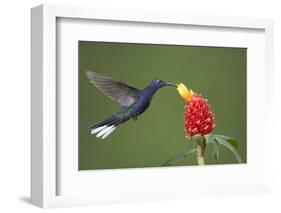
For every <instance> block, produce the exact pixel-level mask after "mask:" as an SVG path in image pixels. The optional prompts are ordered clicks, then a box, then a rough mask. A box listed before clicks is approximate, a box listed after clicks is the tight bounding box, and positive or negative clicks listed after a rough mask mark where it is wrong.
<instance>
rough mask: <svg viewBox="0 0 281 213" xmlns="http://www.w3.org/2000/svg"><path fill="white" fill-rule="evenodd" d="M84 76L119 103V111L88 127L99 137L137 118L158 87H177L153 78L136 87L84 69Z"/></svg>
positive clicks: (107, 134) (104, 136)
mask: <svg viewBox="0 0 281 213" xmlns="http://www.w3.org/2000/svg"><path fill="white" fill-rule="evenodd" d="M86 76H87V78H88V79H89V81H90V83H92V84H93V85H95V87H96V88H97V89H98V90H99V91H100V92H101V93H103V94H104V95H105V96H107V97H108V98H110V99H112V100H113V101H116V102H117V103H118V104H119V105H120V110H119V111H117V112H115V113H113V114H112V115H111V116H110V117H108V118H106V119H105V120H103V121H100V122H97V123H95V124H93V125H91V126H90V127H89V130H90V132H91V134H96V137H97V138H101V139H105V138H106V137H107V136H109V135H110V134H111V133H112V132H113V131H114V130H115V129H116V128H117V126H119V125H120V124H122V123H125V122H127V121H128V120H130V119H133V120H137V118H138V116H140V115H141V114H142V113H144V112H145V111H146V110H147V109H148V107H149V106H150V102H151V100H152V98H153V95H154V94H155V93H156V92H157V91H158V89H160V88H162V87H165V86H173V87H177V86H176V85H175V84H172V83H167V82H165V81H162V80H160V79H153V80H151V81H150V82H149V84H148V85H147V86H146V87H145V88H144V89H137V88H135V87H132V86H129V85H127V84H125V83H122V82H120V81H117V80H114V79H113V78H111V77H107V76H104V75H102V74H99V73H96V72H93V71H86Z"/></svg>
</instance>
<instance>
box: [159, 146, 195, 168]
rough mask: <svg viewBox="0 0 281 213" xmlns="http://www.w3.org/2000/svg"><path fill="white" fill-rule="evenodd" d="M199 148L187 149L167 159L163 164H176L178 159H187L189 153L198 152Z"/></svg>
mask: <svg viewBox="0 0 281 213" xmlns="http://www.w3.org/2000/svg"><path fill="white" fill-rule="evenodd" d="M196 150H197V149H185V150H183V151H182V152H180V153H179V154H177V155H175V156H173V157H172V158H170V159H169V160H167V161H166V162H165V163H163V165H162V166H171V165H172V164H175V163H176V162H178V161H181V160H183V159H185V158H186V157H187V156H188V155H190V154H193V153H195V152H196Z"/></svg>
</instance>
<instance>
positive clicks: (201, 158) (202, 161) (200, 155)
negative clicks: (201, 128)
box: [197, 140, 206, 166]
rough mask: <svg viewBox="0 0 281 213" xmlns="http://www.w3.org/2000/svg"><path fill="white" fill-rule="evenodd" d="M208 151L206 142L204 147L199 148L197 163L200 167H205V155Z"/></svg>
mask: <svg viewBox="0 0 281 213" xmlns="http://www.w3.org/2000/svg"><path fill="white" fill-rule="evenodd" d="M205 149H206V142H205V140H204V142H203V144H202V145H198V146H197V163H198V165H199V166H204V165H205V159H204V153H205Z"/></svg>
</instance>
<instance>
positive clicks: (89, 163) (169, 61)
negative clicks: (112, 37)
mask: <svg viewBox="0 0 281 213" xmlns="http://www.w3.org/2000/svg"><path fill="white" fill-rule="evenodd" d="M246 53H247V50H246V49H245V48H221V47H198V46H179V45H154V44H129V43H108V42H87V41H80V42H79V163H78V164H79V170H90V169H112V168H136V167H157V166H161V164H162V163H163V162H165V161H166V160H168V159H169V158H170V157H172V156H173V155H175V154H177V153H178V152H180V151H181V150H183V149H185V148H192V147H195V146H196V145H195V144H192V143H188V141H187V140H186V139H185V132H184V129H183V109H184V104H185V103H184V101H183V99H182V98H181V97H180V96H179V94H178V92H177V90H176V89H175V88H173V87H164V88H162V89H160V90H159V91H158V92H157V93H156V95H155V96H154V98H153V100H152V103H151V105H150V108H149V109H148V110H147V111H146V112H145V113H144V114H142V115H141V116H140V117H139V118H138V121H134V120H130V121H128V122H127V123H124V124H122V125H120V126H118V128H117V129H116V130H115V131H114V132H113V133H112V134H111V135H110V136H109V137H107V138H106V139H105V140H101V139H98V138H96V137H95V135H91V134H90V132H89V130H88V129H87V127H89V126H90V125H91V124H93V123H95V122H97V121H101V120H103V119H104V118H106V117H108V116H109V115H111V114H112V113H113V112H115V111H117V110H118V108H119V106H118V105H117V104H116V103H115V102H113V101H112V100H110V99H109V98H107V97H106V96H104V95H103V94H101V92H99V91H98V90H97V89H96V88H95V87H94V86H93V85H92V84H91V83H89V81H88V79H87V78H86V75H85V70H93V71H96V72H98V73H101V74H103V75H107V76H111V77H112V78H114V79H116V80H120V81H122V82H124V83H126V84H128V85H131V86H134V87H136V88H144V87H145V86H146V85H147V84H148V82H149V81H150V80H151V79H153V78H160V79H162V80H164V81H168V82H173V83H179V82H182V83H184V84H186V85H187V86H188V87H189V88H191V89H192V90H193V91H195V92H198V93H200V94H201V95H202V96H203V97H205V98H207V99H208V103H209V104H210V105H211V109H212V111H213V112H214V114H215V123H216V127H215V129H214V130H213V133H216V134H223V135H227V136H231V137H234V138H236V139H237V141H238V143H239V148H238V152H239V154H240V156H241V157H242V160H243V162H246V57H247V55H246ZM212 151H213V147H212V146H211V145H208V146H207V149H206V153H205V161H206V164H215V161H214V159H213V158H212V156H211V153H212ZM219 157H220V158H219V163H220V164H227V163H237V160H236V159H235V157H234V155H233V154H232V153H231V152H230V151H229V150H226V149H225V148H224V147H220V156H219ZM194 164H196V158H195V156H190V157H188V158H186V159H185V160H183V161H181V162H179V163H178V164H176V165H194Z"/></svg>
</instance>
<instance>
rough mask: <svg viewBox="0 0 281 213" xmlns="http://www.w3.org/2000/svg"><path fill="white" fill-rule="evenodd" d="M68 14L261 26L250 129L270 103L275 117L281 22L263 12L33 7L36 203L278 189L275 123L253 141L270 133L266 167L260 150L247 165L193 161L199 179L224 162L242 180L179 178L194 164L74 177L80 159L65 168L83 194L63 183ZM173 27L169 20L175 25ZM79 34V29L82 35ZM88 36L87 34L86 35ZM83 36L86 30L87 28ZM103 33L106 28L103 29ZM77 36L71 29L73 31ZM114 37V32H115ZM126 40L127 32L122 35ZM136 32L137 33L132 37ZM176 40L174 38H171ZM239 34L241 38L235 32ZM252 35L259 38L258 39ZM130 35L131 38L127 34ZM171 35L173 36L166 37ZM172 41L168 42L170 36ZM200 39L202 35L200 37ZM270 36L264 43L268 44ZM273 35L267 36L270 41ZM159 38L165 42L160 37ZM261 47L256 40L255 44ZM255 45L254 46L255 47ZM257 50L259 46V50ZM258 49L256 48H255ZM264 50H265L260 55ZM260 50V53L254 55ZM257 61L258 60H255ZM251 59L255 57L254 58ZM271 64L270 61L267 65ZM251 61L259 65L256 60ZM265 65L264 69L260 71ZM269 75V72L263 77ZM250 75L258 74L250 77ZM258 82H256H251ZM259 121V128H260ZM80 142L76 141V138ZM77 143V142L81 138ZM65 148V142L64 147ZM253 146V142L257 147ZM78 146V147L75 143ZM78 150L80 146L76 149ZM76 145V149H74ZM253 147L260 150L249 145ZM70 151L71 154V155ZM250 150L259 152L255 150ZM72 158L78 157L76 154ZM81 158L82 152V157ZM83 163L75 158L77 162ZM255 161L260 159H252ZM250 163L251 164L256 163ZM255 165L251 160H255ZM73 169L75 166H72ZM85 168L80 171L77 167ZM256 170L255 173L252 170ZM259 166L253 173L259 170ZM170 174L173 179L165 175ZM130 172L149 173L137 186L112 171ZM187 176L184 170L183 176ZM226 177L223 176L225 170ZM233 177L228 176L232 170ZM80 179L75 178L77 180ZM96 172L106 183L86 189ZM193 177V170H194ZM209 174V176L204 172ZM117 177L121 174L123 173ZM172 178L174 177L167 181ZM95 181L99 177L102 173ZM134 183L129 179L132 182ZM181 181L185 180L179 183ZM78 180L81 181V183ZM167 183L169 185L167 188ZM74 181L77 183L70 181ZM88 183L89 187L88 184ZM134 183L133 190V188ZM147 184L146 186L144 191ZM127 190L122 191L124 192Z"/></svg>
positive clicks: (134, 20)
mask: <svg viewBox="0 0 281 213" xmlns="http://www.w3.org/2000/svg"><path fill="white" fill-rule="evenodd" d="M60 19H64V20H65V19H68V20H73V19H76V20H101V21H105V22H106V21H111V22H113V25H114V23H115V22H116V23H117V22H118V23H119V24H118V25H117V24H116V27H118V26H119V25H122V23H133V24H132V26H133V25H134V23H135V24H137V23H142V25H143V26H144V27H145V25H149V24H154V25H155V26H156V25H157V26H158V27H159V28H161V27H163V26H195V27H196V26H197V27H200V28H202V29H203V28H208V29H212V30H214V29H216V28H217V29H221V30H222V31H228V32H232V31H234V30H242V31H243V30H244V31H249V32H252V30H253V31H257V32H261V33H262V36H261V37H259V38H258V39H257V40H256V42H258V43H260V44H261V46H260V47H261V49H258V50H260V51H261V52H259V54H260V55H259V59H260V60H259V63H261V64H259V65H261V66H259V67H254V66H252V67H250V70H253V69H254V68H255V69H256V70H257V73H256V79H254V80H253V75H255V73H254V72H251V71H250V73H252V74H251V75H248V83H249V85H250V87H249V88H248V89H249V92H248V93H247V94H248V100H249V102H248V103H249V104H248V110H249V107H250V109H253V110H252V111H253V112H252V113H249V115H248V120H249V122H248V129H249V131H252V132H254V131H259V130H260V129H255V126H254V125H255V120H254V118H255V113H256V112H257V110H261V111H262V110H264V109H265V107H266V108H267V112H268V114H266V115H264V117H262V119H264V123H267V124H268V123H270V122H271V119H272V116H271V115H272V113H273V110H271V109H273V108H272V105H273V104H272V103H273V99H274V97H273V95H271V93H270V91H272V90H273V85H272V82H273V81H272V79H273V78H274V73H273V21H272V20H271V19H264V18H263V19H257V18H241V17H217V16H204V15H188V14H173V13H163V14H162V13H153V12H147V11H123V10H112V9H97V8H85V7H74V6H54V5H41V6H38V7H35V8H32V10H31V26H32V30H31V41H32V46H31V54H32V66H31V67H32V94H31V95H32V104H31V107H32V118H31V123H32V124H31V129H32V141H31V169H32V171H31V201H32V203H33V204H35V205H37V206H40V207H43V208H47V207H61V206H76V205H91V204H97V203H115V202H128V201H134V202H137V201H143V200H165V199H178V198H188V197H196V196H213V195H218V196H224V195H233V194H236V195H241V194H253V193H265V192H270V191H271V188H272V182H271V179H272V164H271V163H270V149H271V146H270V141H273V140H272V139H273V138H272V137H273V136H272V135H273V134H271V133H272V131H273V129H272V128H269V127H268V125H267V128H266V137H265V136H264V138H261V139H258V138H255V137H254V136H253V137H251V135H250V138H249V137H248V140H250V141H251V140H255V141H256V143H257V144H259V143H258V140H265V141H266V142H264V146H265V147H266V150H267V152H266V154H265V155H264V156H262V160H263V161H264V162H263V163H262V164H263V165H262V166H260V167H258V166H257V163H256V164H255V163H254V162H253V163H251V161H255V160H257V157H253V158H252V159H250V163H249V164H248V165H247V166H244V167H243V165H232V166H230V167H229V166H228V167H220V168H215V167H206V168H204V169H203V170H202V168H198V167H196V168H195V167H193V168H188V169H190V170H192V171H193V173H194V174H196V175H197V176H194V177H193V178H194V179H195V178H198V177H200V176H199V175H201V176H206V175H209V176H212V175H214V171H216V172H217V174H221V175H223V171H222V169H221V168H223V170H224V172H225V173H228V172H229V173H231V171H237V173H238V174H239V173H242V172H243V174H245V180H242V179H241V180H239V181H238V182H237V183H227V182H222V183H221V184H219V183H217V185H210V184H209V185H208V183H205V184H203V185H200V186H196V187H193V188H192V187H191V186H190V185H188V184H186V185H181V184H183V183H184V180H182V179H179V178H177V176H178V175H179V174H180V175H186V173H185V170H186V169H187V167H181V168H161V171H160V170H159V169H157V168H155V169H140V170H136V169H133V170H129V169H126V170H122V171H120V170H118V171H107V172H102V173H99V174H98V175H96V174H95V176H92V174H87V173H83V177H82V179H77V178H78V176H77V177H76V176H75V177H74V176H72V173H71V170H75V168H76V167H75V166H71V165H69V166H68V167H70V170H69V171H70V172H69V173H65V174H67V175H69V177H70V178H69V180H70V181H72V182H68V183H66V184H65V187H66V188H67V189H69V190H64V191H66V192H67V191H69V192H71V191H75V192H78V191H79V193H77V194H76V193H73V194H72V193H62V194H61V192H60V188H61V186H60V185H63V184H64V182H67V180H65V179H63V178H61V177H60V173H61V172H62V171H63V172H65V171H64V170H63V168H64V166H65V164H63V163H61V162H60V161H62V162H64V161H65V160H64V159H62V158H61V156H60V152H59V151H58V144H57V140H58V134H57V119H58V116H59V115H58V113H57V112H58V111H57V108H58V97H59V96H58V95H57V93H58V87H59V86H60V85H59V84H60V81H59V80H58V79H57V69H59V68H58V65H57V63H58V61H57V60H58V58H57V57H58V53H57V49H58V48H59V47H58V46H59V44H58V40H57V37H58V27H59V24H58V21H59V20H60ZM111 24H112V23H111ZM168 28H169V27H168ZM167 30H169V29H167ZM75 35H76V34H75ZM79 36H80V35H79ZM82 36H83V35H82ZM101 36H102V34H101ZM235 36H238V34H236V35H235V33H234V34H233V36H231V39H233V38H235ZM69 37H71V36H69ZM108 39H109V38H108ZM120 39H121V40H122V37H120ZM127 39H129V38H127ZM170 39H171V42H173V38H170ZM234 40H235V39H234ZM249 40H254V39H252V38H250V39H249ZM123 41H126V37H124V38H123ZM166 42H167V41H166ZM166 42H164V43H166ZM194 42H197V41H196V40H194ZM219 42H220V41H217V42H213V43H212V42H211V41H205V42H204V41H203V40H202V41H200V42H199V44H204V45H211V46H216V45H218V46H219ZM239 42H240V41H237V44H235V43H233V42H230V43H229V45H234V46H235V45H236V46H239V45H241V43H239ZM261 42H262V43H261ZM263 42H265V43H263ZM158 43H159V42H158ZM251 45H252V46H253V47H254V46H255V45H256V43H252V44H251ZM253 50H254V49H253ZM252 52H254V51H252ZM253 54H254V53H253ZM257 56H258V55H257ZM252 57H254V55H253V56H252ZM251 61H252V62H253V60H251ZM252 62H251V63H252ZM263 65H264V66H263ZM250 66H251V65H250ZM258 70H260V71H258ZM264 76H265V78H263V77H264ZM249 77H250V78H249ZM251 85H252V87H251ZM255 88H260V91H259V95H260V96H261V97H264V98H266V102H265V103H264V104H261V105H260V106H259V107H260V108H259V107H257V109H255V110H254V107H253V106H254V103H256V101H258V97H255V95H254V89H255ZM257 128H258V127H257ZM74 143H75V141H74ZM70 146H72V147H73V146H74V145H73V144H72V145H70ZM60 148H63V145H62V146H61V147H60ZM250 148H251V147H250ZM70 150H71V148H70ZM72 151H73V150H72ZM74 151H75V150H74ZM261 151H262V150H261V146H259V147H258V146H257V148H256V151H255V152H256V153H260V152H261ZM249 152H250V154H251V152H253V151H252V150H249ZM65 156H70V157H71V154H69V153H68V154H65ZM250 156H256V155H255V153H254V152H253V153H252V154H251V155H250ZM70 160H73V159H72V158H70ZM74 160H75V158H74ZM73 162H75V161H73ZM251 165H252V166H251ZM248 166H249V167H248ZM250 166H251V167H250ZM66 172H68V171H66ZM77 172H78V171H77ZM248 173H249V174H248ZM251 173H252V174H251ZM168 174H169V177H168V178H169V179H167V177H166V178H165V177H164V175H165V176H167V175H168ZM259 174H263V175H262V177H261V178H258V177H257V178H255V181H253V182H252V184H250V179H251V178H252V177H253V176H255V175H259ZM125 176H131V177H136V176H138V177H142V179H143V180H144V181H143V182H142V183H140V184H139V186H136V184H135V182H129V181H128V180H127V179H125V181H123V182H120V184H118V185H119V188H114V190H111V189H112V187H115V186H113V185H112V184H110V183H109V181H110V178H112V177H114V178H118V177H119V178H120V177H125ZM183 177H184V176H183ZM222 177H223V176H222ZM225 177H226V178H227V176H225ZM72 178H73V179H72ZM93 178H96V180H97V181H98V185H100V186H103V189H104V190H103V189H101V188H99V187H98V186H97V185H94V184H93V186H92V188H91V187H90V188H91V189H90V190H95V187H96V194H95V195H94V194H88V193H86V190H87V189H83V190H81V191H80V190H79V189H80V188H83V185H79V183H78V182H76V183H75V182H74V179H75V180H78V181H79V182H83V181H86V182H87V181H88V182H89V181H90V180H92V179H93ZM191 178H192V177H191ZM202 178H203V177H202ZM151 179H162V180H163V181H159V182H160V183H158V185H157V186H153V187H154V188H153V187H152V186H149V187H147V186H146V185H145V183H146V182H145V181H149V180H151ZM115 180H116V179H115ZM168 180H170V181H171V184H168V187H167V181H168ZM94 182H95V180H94ZM126 182H127V186H126ZM172 182H173V183H176V182H178V185H176V184H172ZM75 186H77V187H75ZM164 186H165V187H164ZM70 187H72V188H70ZM84 188H85V187H84ZM126 188H127V189H126ZM141 188H142V190H141ZM119 193H121V194H122V196H120V194H119Z"/></svg>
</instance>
